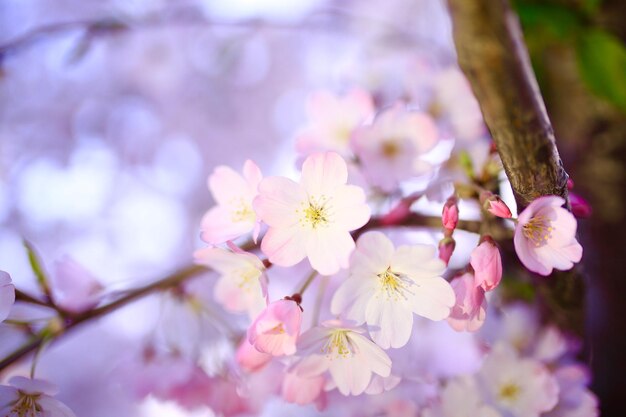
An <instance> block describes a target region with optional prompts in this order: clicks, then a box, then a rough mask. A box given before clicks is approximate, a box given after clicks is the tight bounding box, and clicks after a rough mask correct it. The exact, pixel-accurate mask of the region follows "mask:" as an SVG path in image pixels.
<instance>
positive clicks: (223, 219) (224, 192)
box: [200, 160, 263, 244]
mask: <svg viewBox="0 0 626 417" xmlns="http://www.w3.org/2000/svg"><path fill="white" fill-rule="evenodd" d="M262 178H263V174H262V173H261V170H260V169H259V167H258V166H257V165H256V164H255V163H254V162H252V161H250V160H247V161H246V162H245V163H244V165H243V175H241V174H239V173H238V172H236V171H234V170H233V169H232V168H230V167H227V166H223V165H221V166H218V167H217V168H215V170H214V171H213V173H212V174H211V176H210V177H209V180H208V186H209V190H210V191H211V194H212V195H213V198H214V199H215V201H216V203H217V205H216V206H215V207H213V208H212V209H210V210H209V211H207V212H206V214H205V215H204V217H203V218H202V225H201V229H202V233H201V235H200V236H201V237H202V240H204V241H205V242H207V243H211V244H218V243H223V242H226V241H227V240H233V239H235V238H238V237H239V236H242V235H245V234H247V233H249V232H253V238H254V239H255V240H256V238H257V236H258V234H259V230H260V225H259V223H258V221H257V216H256V214H255V212H254V210H253V208H252V200H254V198H255V197H256V195H257V188H258V185H259V182H261V179H262Z"/></svg>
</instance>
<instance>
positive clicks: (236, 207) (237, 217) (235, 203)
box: [230, 198, 256, 223]
mask: <svg viewBox="0 0 626 417" xmlns="http://www.w3.org/2000/svg"><path fill="white" fill-rule="evenodd" d="M230 205H231V208H232V210H231V212H230V219H231V221H232V222H233V223H237V222H243V221H250V222H253V221H255V220H256V214H255V213H254V210H253V209H252V206H251V205H250V203H247V202H246V201H245V200H244V199H243V198H234V199H232V200H231V202H230Z"/></svg>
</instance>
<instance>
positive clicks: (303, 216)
mask: <svg viewBox="0 0 626 417" xmlns="http://www.w3.org/2000/svg"><path fill="white" fill-rule="evenodd" d="M347 180H348V169H347V166H346V163H345V161H344V160H343V158H341V156H339V155H338V154H336V153H334V152H327V153H316V154H313V155H311V156H309V157H308V158H307V159H306V160H305V161H304V164H303V165H302V178H301V179H300V183H296V182H294V181H292V180H289V179H287V178H283V177H270V178H265V179H264V180H263V181H261V183H260V185H259V196H258V197H257V198H256V199H255V201H254V207H255V209H256V210H257V213H258V214H259V217H260V218H261V219H262V220H263V221H264V222H265V223H267V225H268V226H269V229H268V231H267V233H266V234H265V237H264V238H263V241H262V242H261V250H262V251H263V253H265V254H266V255H267V256H268V257H269V260H270V262H272V263H274V264H277V265H280V266H292V265H295V264H296V263H298V262H300V261H301V260H302V259H303V258H304V257H308V258H309V261H310V262H311V266H312V267H313V268H314V269H315V270H317V271H318V272H319V273H320V274H323V275H332V274H334V273H336V272H338V271H339V269H340V268H346V267H347V266H348V260H349V257H350V253H351V252H352V250H353V249H354V240H352V237H351V236H350V231H352V230H355V229H358V228H359V227H361V226H363V225H364V224H365V223H367V221H368V220H369V218H370V208H369V206H368V205H367V203H366V201H365V193H364V192H363V190H362V189H361V188H359V187H357V186H354V185H346V182H347Z"/></svg>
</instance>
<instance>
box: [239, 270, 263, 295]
mask: <svg viewBox="0 0 626 417" xmlns="http://www.w3.org/2000/svg"><path fill="white" fill-rule="evenodd" d="M235 274H236V277H237V278H239V280H238V282H237V286H238V287H239V288H240V289H241V290H242V291H245V292H250V291H252V290H256V286H255V284H256V283H257V279H258V277H259V270H258V269H256V268H242V269H240V270H237V271H236V272H235Z"/></svg>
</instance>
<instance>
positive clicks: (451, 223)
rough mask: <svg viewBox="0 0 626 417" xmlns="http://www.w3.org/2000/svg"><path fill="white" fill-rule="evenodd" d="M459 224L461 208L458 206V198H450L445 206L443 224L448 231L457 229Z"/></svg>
mask: <svg viewBox="0 0 626 417" xmlns="http://www.w3.org/2000/svg"><path fill="white" fill-rule="evenodd" d="M458 222H459V206H458V205H457V198H456V197H455V196H452V197H450V198H448V200H447V201H446V204H444V205H443V211H442V212H441V223H442V224H443V228H444V229H447V230H454V229H456V225H457V223H458Z"/></svg>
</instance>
